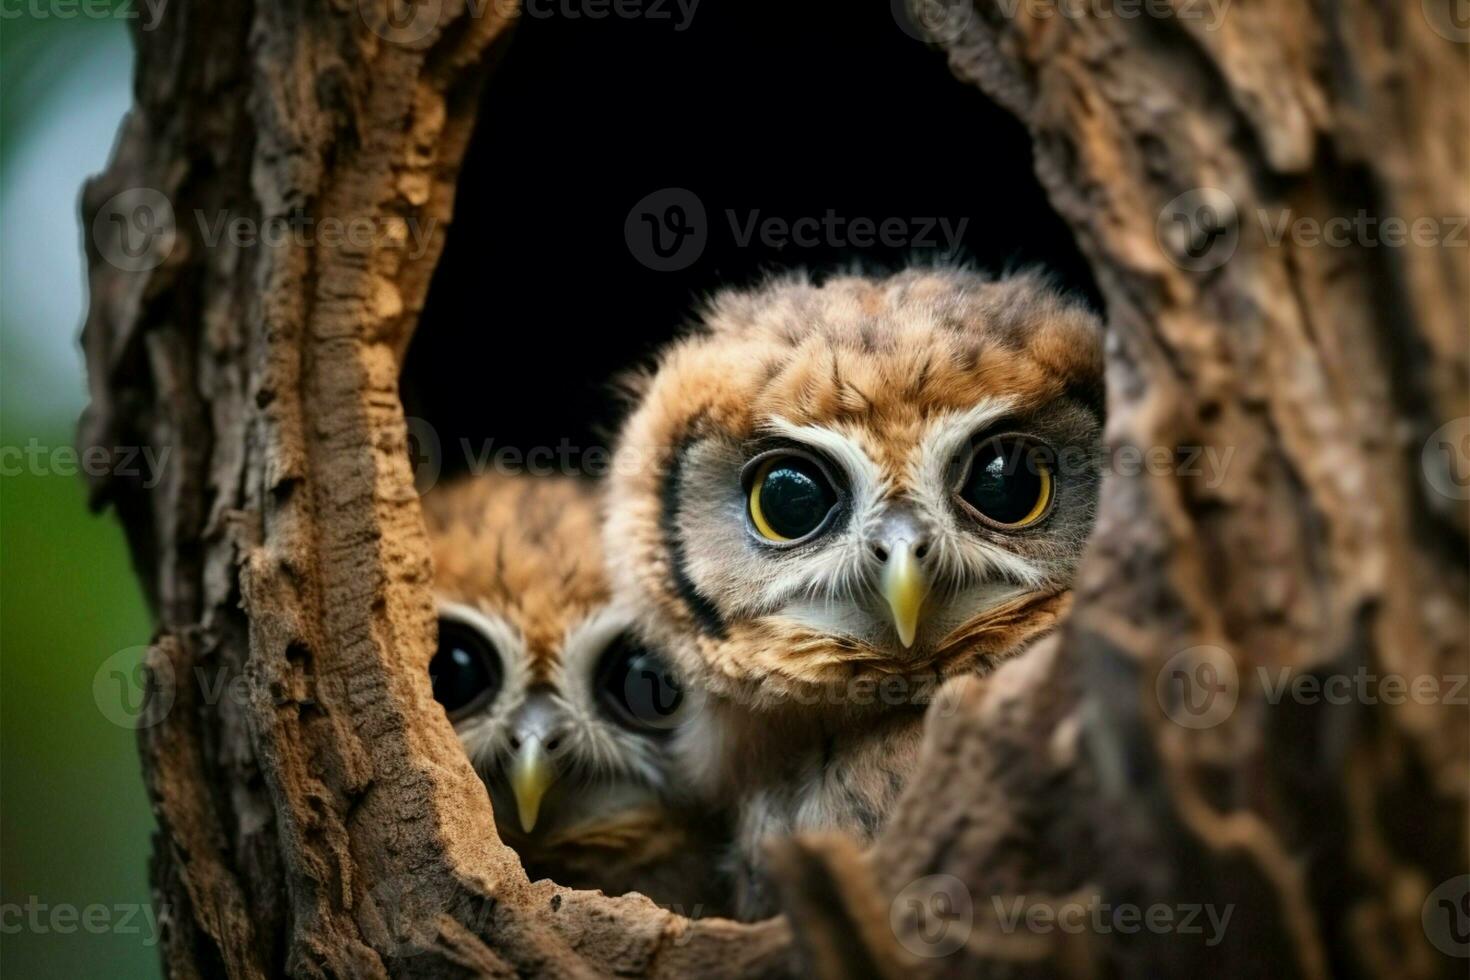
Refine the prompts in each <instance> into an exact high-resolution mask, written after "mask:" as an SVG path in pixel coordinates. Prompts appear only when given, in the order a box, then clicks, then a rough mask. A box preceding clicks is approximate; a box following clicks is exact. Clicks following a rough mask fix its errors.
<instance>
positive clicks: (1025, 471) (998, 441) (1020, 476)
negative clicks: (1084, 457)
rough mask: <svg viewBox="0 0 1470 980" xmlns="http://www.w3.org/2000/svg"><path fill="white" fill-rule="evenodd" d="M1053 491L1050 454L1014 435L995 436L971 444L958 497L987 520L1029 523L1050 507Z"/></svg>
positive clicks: (1006, 524) (1019, 525)
mask: <svg viewBox="0 0 1470 980" xmlns="http://www.w3.org/2000/svg"><path fill="white" fill-rule="evenodd" d="M1055 492H1056V479H1055V477H1054V475H1053V470H1052V465H1051V460H1050V455H1049V453H1048V452H1047V451H1045V449H1044V447H1041V446H1037V445H1035V444H1034V443H1031V442H1029V441H1028V440H1025V439H1021V438H1018V437H1015V436H997V437H996V438H993V439H987V440H985V441H984V442H982V443H979V444H978V445H977V446H976V447H975V457H974V459H973V460H972V461H971V463H970V472H969V474H968V475H967V476H966V477H965V483H964V485H963V486H962V487H960V499H961V500H963V501H964V502H965V503H966V504H969V505H970V507H971V508H972V509H973V510H974V511H975V512H976V513H978V514H979V515H980V516H981V517H983V518H985V519H986V520H987V521H989V522H990V523H991V524H995V525H998V526H1000V527H1002V528H1006V529H1010V530H1014V529H1020V528H1023V527H1029V526H1031V525H1032V524H1035V523H1036V522H1037V521H1040V520H1041V519H1042V518H1043V517H1045V516H1046V515H1047V513H1048V512H1049V511H1050V510H1051V502H1052V497H1053V496H1054V495H1055Z"/></svg>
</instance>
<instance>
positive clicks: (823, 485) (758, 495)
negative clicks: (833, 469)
mask: <svg viewBox="0 0 1470 980" xmlns="http://www.w3.org/2000/svg"><path fill="white" fill-rule="evenodd" d="M835 506H837V491H835V490H834V489H832V483H831V481H829V480H828V479H827V474H826V473H824V472H822V468H821V467H820V466H818V465H817V464H816V463H815V462H813V461H812V460H810V459H807V458H806V457H804V456H782V455H778V456H772V457H770V458H769V459H766V460H764V461H763V462H762V463H761V464H760V466H759V468H757V469H756V471H755V479H754V480H752V481H751V484H750V523H751V524H752V525H754V526H755V529H756V531H757V532H759V534H760V536H761V537H763V538H765V539H766V540H767V541H795V540H796V539H798V538H804V537H806V536H807V535H808V534H811V533H812V532H813V531H815V530H816V529H817V528H819V527H821V526H822V522H824V521H825V520H826V519H827V515H828V514H829V513H831V511H832V508H833V507H835Z"/></svg>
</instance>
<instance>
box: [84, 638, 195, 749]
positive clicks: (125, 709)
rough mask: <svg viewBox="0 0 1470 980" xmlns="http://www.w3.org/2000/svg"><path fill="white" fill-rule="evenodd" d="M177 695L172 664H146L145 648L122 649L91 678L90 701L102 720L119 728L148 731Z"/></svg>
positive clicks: (161, 660) (158, 661) (157, 661)
mask: <svg viewBox="0 0 1470 980" xmlns="http://www.w3.org/2000/svg"><path fill="white" fill-rule="evenodd" d="M177 694H178V687H177V679H176V678H175V676H174V668H173V664H172V663H171V662H170V661H169V660H168V659H167V658H164V657H159V658H155V660H154V662H153V663H152V664H150V663H149V662H148V648H147V647H125V648H123V649H121V650H119V651H117V652H116V653H114V654H113V655H112V656H110V657H108V658H107V659H106V660H104V661H102V666H100V667H98V668H97V672H96V673H95V674H93V675H92V700H93V702H94V703H95V704H96V705H97V710H98V711H100V712H102V717H104V718H106V719H107V720H108V721H110V722H112V723H113V724H114V725H117V726H118V727H119V728H132V729H138V728H151V727H153V726H154V725H156V724H158V723H159V722H160V721H162V720H163V719H164V718H166V717H168V713H169V711H170V710H172V709H173V706H174V698H175V696H176V695H177Z"/></svg>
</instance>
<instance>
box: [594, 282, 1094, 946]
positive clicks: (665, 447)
mask: <svg viewBox="0 0 1470 980" xmlns="http://www.w3.org/2000/svg"><path fill="white" fill-rule="evenodd" d="M1100 334H1101V331H1100V328H1099V324H1098V322H1097V321H1096V319H1095V318H1094V317H1093V316H1092V315H1091V314H1090V313H1089V312H1088V311H1087V310H1086V309H1085V308H1083V307H1082V306H1081V305H1080V304H1079V303H1076V302H1073V301H1070V300H1067V299H1065V298H1063V297H1062V296H1060V295H1058V294H1057V293H1056V292H1055V291H1054V290H1052V289H1051V288H1049V287H1048V286H1047V285H1046V284H1045V282H1044V281H1043V280H1041V279H1040V278H1037V277H1033V276H1018V277H1012V278H1008V279H1003V280H1000V281H989V280H986V279H984V278H982V277H980V276H978V275H974V274H971V273H967V272H963V271H957V270H941V271H909V272H905V273H902V274H900V275H897V276H893V277H891V278H887V279H867V278H862V277H843V278H838V279H833V280H831V281H829V282H827V283H826V284H824V285H820V286H818V285H813V284H811V283H809V282H807V281H805V280H802V279H788V280H784V281H779V282H777V283H774V284H772V285H769V286H767V287H765V288H762V289H758V290H754V291H750V292H727V293H723V294H721V295H719V296H717V297H716V298H715V299H714V301H713V302H712V303H711V305H710V307H709V310H708V313H707V315H706V316H705V318H704V324H703V329H702V330H701V331H700V332H698V333H696V334H695V335H693V336H691V337H689V338H687V339H685V340H683V341H681V342H679V343H676V344H674V345H673V346H672V347H670V348H669V349H668V350H666V351H665V352H664V353H663V355H662V357H661V358H660V360H659V362H658V366H657V370H656V371H655V372H654V373H653V374H652V376H651V377H650V378H648V379H646V381H645V383H644V384H643V385H642V390H641V395H640V401H639V404H638V406H637V408H636V410H635V411H634V413H633V414H632V416H631V417H630V418H629V420H628V422H627V424H626V426H625V427H624V430H623V433H622V436H621V440H620V445H619V453H620V454H621V455H620V465H619V466H618V467H616V468H615V473H614V476H613V477H612V480H611V484H610V487H609V493H608V497H609V515H608V522H607V529H606V530H607V541H608V552H609V555H610V556H611V558H612V562H613V569H614V578H615V583H616V586H617V588H618V590H619V592H620V593H621V594H622V595H624V596H626V597H627V599H628V601H629V602H630V603H631V604H633V605H635V606H636V607H637V609H638V611H639V622H640V625H641V627H642V628H643V630H644V632H645V634H646V635H647V636H649V637H650V638H651V639H652V640H653V641H655V642H656V643H658V644H659V645H660V646H662V647H664V648H666V649H667V650H669V651H670V652H672V654H673V655H674V656H675V658H676V660H677V662H678V666H679V668H680V669H681V671H683V672H684V673H685V675H686V676H687V677H688V678H689V679H690V680H691V682H692V683H693V684H695V685H696V686H698V687H700V688H702V689H704V690H705V691H706V692H707V693H708V695H709V699H708V704H707V705H706V706H705V707H704V708H703V710H701V711H700V712H699V714H698V717H696V718H694V719H692V721H691V724H690V725H689V726H688V727H687V728H686V729H685V730H684V733H683V734H681V735H680V736H679V751H680V756H681V764H682V766H683V767H684V769H685V772H686V773H687V775H688V776H689V777H690V779H691V780H692V781H693V782H695V783H696V784H697V785H699V786H701V787H702V789H703V791H704V792H705V793H707V794H708V795H709V797H710V799H712V800H715V801H718V802H720V803H722V804H727V805H730V806H732V807H733V808H734V810H735V812H736V814H737V822H738V826H737V829H736V843H735V852H736V854H735V857H736V864H737V870H738V878H739V892H740V912H741V913H742V914H743V915H744V916H747V917H750V916H756V915H761V914H766V913H769V912H772V911H774V908H773V904H774V903H773V897H772V895H771V893H770V890H769V885H768V884H767V882H766V880H765V876H764V873H763V871H762V868H761V853H762V847H763V842H764V841H765V840H767V839H768V838H771V837H777V836H786V835H789V834H791V833H794V832H800V831H810V830H827V829H841V830H846V831H850V832H851V833H853V834H855V835H856V836H858V837H859V838H860V839H863V840H868V839H871V838H872V837H873V836H874V835H875V834H876V832H877V831H878V829H879V828H880V826H881V824H882V822H883V820H884V818H885V816H886V815H887V813H888V811H889V810H890V808H891V807H892V805H893V803H894V801H895V799H896V798H897V797H898V795H899V793H900V792H901V790H902V788H903V785H904V782H905V779H906V777H907V775H908V774H909V772H911V770H912V768H913V766H914V764H915V761H916V756H917V749H918V743H919V737H920V731H921V721H922V715H923V710H924V697H923V696H922V695H923V694H924V693H925V691H926V690H929V691H932V686H926V680H939V679H943V678H946V677H951V676H954V675H956V674H960V673H964V672H973V671H983V670H985V669H987V668H989V667H990V666H992V665H994V664H995V663H997V662H998V661H1000V660H1001V659H1002V658H1004V657H1007V656H1010V655H1012V654H1014V653H1016V652H1017V651H1019V650H1020V649H1021V648H1022V647H1024V646H1025V644H1027V643H1028V642H1030V641H1032V640H1034V639H1036V638H1037V637H1038V636H1040V635H1041V634H1043V633H1044V632H1046V631H1047V630H1049V629H1050V628H1052V626H1053V625H1054V624H1055V623H1056V622H1057V620H1058V617H1059V616H1060V614H1061V612H1062V611H1063V610H1064V608H1065V605H1066V602H1067V597H1068V589H1069V587H1070V584H1071V580H1072V574H1073V570H1074V569H1075V567H1076V565H1077V562H1078V559H1079V557H1080V555H1081V552H1082V548H1083V546H1084V543H1085V540H1086V538H1087V535H1088V532H1089V530H1090V528H1091V525H1092V521H1093V512H1094V508H1095V501H1096V496H1097V487H1098V462H1099V453H1100V432H1101V423H1102V354H1101V343H1100ZM634 464H636V465H634Z"/></svg>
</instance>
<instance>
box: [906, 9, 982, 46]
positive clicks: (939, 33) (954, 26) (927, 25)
mask: <svg viewBox="0 0 1470 980" xmlns="http://www.w3.org/2000/svg"><path fill="white" fill-rule="evenodd" d="M892 7H893V19H894V20H895V21H897V22H898V26H899V27H900V28H901V29H902V30H903V32H904V33H905V34H907V35H908V36H909V37H911V38H914V39H915V40H917V41H931V42H934V43H936V44H947V43H949V42H951V41H954V40H957V39H958V38H959V36H960V35H961V34H963V33H965V28H966V27H968V26H969V24H970V18H971V17H973V16H974V13H975V8H974V6H973V5H972V3H971V0H892Z"/></svg>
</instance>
